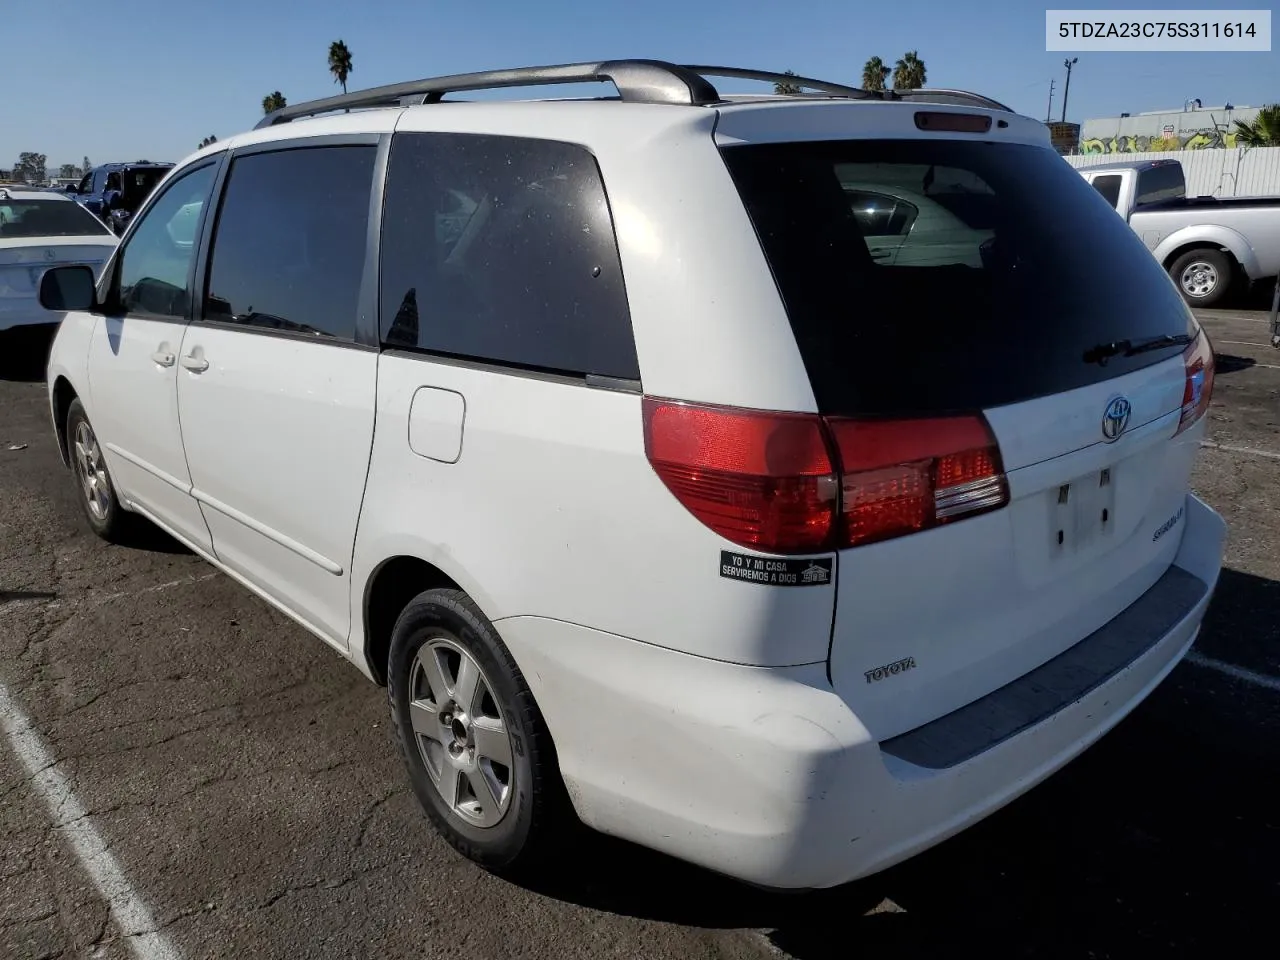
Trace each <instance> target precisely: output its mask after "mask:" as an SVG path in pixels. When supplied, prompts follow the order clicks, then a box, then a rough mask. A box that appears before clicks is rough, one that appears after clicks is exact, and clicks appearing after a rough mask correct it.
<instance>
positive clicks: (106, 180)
mask: <svg viewBox="0 0 1280 960" xmlns="http://www.w3.org/2000/svg"><path fill="white" fill-rule="evenodd" d="M171 169H173V164H172V163H152V162H151V161H150V160H139V161H137V162H135V163H104V164H102V165H101V166H98V167H94V168H93V169H92V170H90V171H89V172H88V173H87V174H85V176H84V179H83V180H81V181H80V185H79V186H78V187H76V188H75V189H74V190H70V189H69V190H68V191H67V192H68V193H71V194H73V195H74V196H75V197H76V199H77V200H79V201H80V202H81V203H82V204H83V205H84V206H85V207H86V208H87V209H88V210H89V212H90V213H93V214H94V215H96V216H97V217H98V219H100V220H102V221H103V222H104V223H106V224H107V226H109V227H110V228H111V229H112V231H113V232H115V233H117V234H120V233H124V228H125V227H126V226H128V223H129V218H130V217H132V216H133V215H134V214H135V213H136V212H137V211H138V208H139V207H140V206H142V201H143V200H145V199H147V197H148V195H150V193H151V191H152V189H154V188H155V185H156V184H157V183H159V182H160V181H161V180H163V179H164V175H165V174H166V173H168V172H169V171H170V170H171Z"/></svg>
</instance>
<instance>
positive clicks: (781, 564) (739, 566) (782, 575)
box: [720, 550, 835, 587]
mask: <svg viewBox="0 0 1280 960" xmlns="http://www.w3.org/2000/svg"><path fill="white" fill-rule="evenodd" d="M834 565H835V560H834V559H833V558H832V557H786V558H780V557H753V556H750V555H749V554H745V553H733V552H732V551H729V550H721V551H720V576H722V577H725V578H727V579H729V580H741V581H743V582H744V583H759V584H763V585H764V586H766V587H821V586H826V585H827V584H829V583H830V582H831V571H832V568H833V566H834Z"/></svg>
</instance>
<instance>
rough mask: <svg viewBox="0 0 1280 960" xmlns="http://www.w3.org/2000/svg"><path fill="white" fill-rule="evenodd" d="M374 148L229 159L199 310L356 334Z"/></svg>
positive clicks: (341, 335) (260, 323)
mask: <svg viewBox="0 0 1280 960" xmlns="http://www.w3.org/2000/svg"><path fill="white" fill-rule="evenodd" d="M376 155H377V149H376V148H375V147H373V146H372V145H370V146H363V145H361V146H328V147H323V146H321V147H303V148H297V149H288V150H277V151H273V152H270V153H253V154H249V155H248V156H243V157H237V158H236V159H235V160H233V161H232V164H231V171H230V173H229V174H228V176H227V186H226V190H225V192H224V194H223V199H222V206H221V209H220V210H219V212H218V224H217V228H216V229H215V231H214V238H213V260H212V261H211V263H210V265H209V284H208V289H207V293H206V296H205V304H204V319H205V320H216V321H221V322H223V323H239V324H245V325H248V326H254V327H266V328H269V329H273V330H290V331H294V332H297V333H308V334H313V335H315V336H322V337H334V338H338V339H340V340H355V338H356V317H357V314H358V312H359V300H360V283H361V279H362V277H363V275H364V261H365V247H366V242H367V239H368V237H367V231H368V225H369V201H370V195H371V191H372V188H373V166H374V160H375V158H376Z"/></svg>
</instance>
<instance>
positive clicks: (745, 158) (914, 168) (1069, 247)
mask: <svg viewBox="0 0 1280 960" xmlns="http://www.w3.org/2000/svg"><path fill="white" fill-rule="evenodd" d="M723 155H724V157H725V162H726V163H727V164H728V167H729V171H730V173H731V174H732V176H733V179H734V182H735V183H736V185H737V187H738V190H739V192H740V194H741V195H742V197H743V200H744V202H745V204H746V208H747V211H748V213H749V214H750V217H751V220H752V222H753V223H754V225H755V228H756V232H757V234H758V236H759V238H760V241H761V244H762V246H763V248H764V252H765V255H766V257H767V258H768V260H769V263H770V266H771V267H772V269H773V273H774V278H775V280H776V281H777V284H778V288H779V291H780V293H781V295H782V298H783V301H784V303H785V305H786V308H787V313H788V315H789V317H790V320H791V325H792V328H793V329H794V331H795V334H796V340H797V343H798V345H799V348H800V352H801V355H802V357H803V359H804V362H805V365H806V367H807V369H808V373H809V377H810V380H811V381H812V384H813V389H814V393H815V395H816V398H817V401H818V404H819V408H820V410H821V411H822V412H824V413H829V414H837V415H845V416H916V415H928V414H938V413H948V412H960V411H966V410H977V409H983V408H988V407H995V406H1002V405H1005V404H1010V403H1018V402H1021V401H1024V400H1029V399H1032V398H1035V397H1040V396H1045V395H1047V394H1053V393H1060V392H1063V391H1066V390H1072V389H1075V388H1078V387H1083V386H1087V385H1090V384H1093V383H1097V382H1099V381H1102V380H1106V379H1108V378H1112V377H1118V376H1121V375H1123V374H1125V373H1129V372H1131V371H1133V370H1137V369H1139V368H1142V367H1145V366H1148V365H1150V364H1153V363H1159V362H1161V361H1162V360H1166V359H1168V358H1169V357H1172V356H1175V355H1177V353H1178V350H1179V348H1177V347H1173V348H1169V349H1165V350H1158V351H1154V352H1150V353H1143V354H1139V355H1137V356H1134V357H1130V358H1124V357H1119V356H1117V357H1114V358H1112V359H1111V360H1109V361H1108V363H1107V364H1106V365H1105V366H1099V365H1098V364H1096V363H1086V362H1085V360H1084V353H1085V351H1086V350H1088V349H1089V348H1091V347H1093V346H1096V345H1097V344H1100V343H1108V342H1111V341H1114V340H1122V339H1133V340H1136V339H1140V338H1141V339H1145V338H1148V337H1154V336H1159V335H1162V334H1180V333H1187V332H1188V331H1189V329H1190V328H1191V325H1192V324H1193V322H1194V321H1192V320H1191V315H1190V312H1189V311H1188V310H1187V308H1186V306H1185V305H1184V303H1183V302H1182V299H1181V298H1180V297H1179V295H1178V293H1177V291H1176V290H1175V289H1174V287H1173V285H1172V283H1171V282H1170V281H1169V278H1168V277H1167V276H1166V275H1165V274H1164V272H1163V271H1162V270H1161V268H1160V266H1159V265H1158V264H1157V263H1156V262H1155V260H1154V259H1153V258H1152V256H1151V254H1150V253H1149V252H1148V251H1147V249H1146V248H1145V247H1144V246H1143V245H1142V242H1141V241H1140V240H1139V239H1138V237H1137V236H1136V235H1135V234H1134V233H1133V231H1132V230H1131V229H1130V228H1129V227H1128V225H1127V224H1126V223H1125V222H1124V221H1123V220H1121V219H1120V218H1119V217H1117V216H1116V215H1115V211H1114V209H1112V208H1111V207H1109V206H1108V205H1107V202H1106V200H1104V199H1103V198H1102V197H1101V196H1100V195H1099V194H1098V192H1097V191H1095V190H1094V189H1093V188H1092V187H1090V186H1089V184H1088V183H1086V182H1085V180H1084V178H1083V177H1081V176H1080V174H1079V173H1077V172H1076V171H1075V170H1074V169H1072V168H1071V167H1070V166H1069V165H1068V164H1066V163H1064V162H1063V160H1062V158H1061V157H1059V156H1058V155H1057V154H1056V153H1054V152H1052V151H1051V150H1049V149H1047V148H1041V147H1035V146H1023V145H1016V144H997V143H979V142H960V141H946V140H933V139H920V140H900V141H899V140H894V141H871V140H859V141H824V142H813V143H787V144H759V145H754V144H753V145H746V146H731V147H725V148H724V149H723ZM869 196H874V197H888V198H893V199H894V200H896V201H897V202H899V203H901V204H902V208H903V209H909V210H911V211H912V212H913V213H912V217H911V220H910V224H909V227H908V229H907V230H906V231H905V232H902V233H899V232H896V231H894V230H892V229H887V228H886V225H887V224H888V222H889V221H890V220H892V219H893V217H892V216H890V217H889V218H888V219H886V218H885V217H884V216H883V215H882V214H881V212H880V211H881V210H882V209H884V208H883V206H882V204H883V201H877V204H878V206H877V207H876V213H875V215H869V214H868V212H867V210H868V208H867V203H866V198H867V197H869ZM897 209H898V208H897V207H896V206H895V207H894V210H895V212H896V210H897Z"/></svg>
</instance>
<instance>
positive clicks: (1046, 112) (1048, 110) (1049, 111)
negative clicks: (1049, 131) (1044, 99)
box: [1044, 77, 1055, 123]
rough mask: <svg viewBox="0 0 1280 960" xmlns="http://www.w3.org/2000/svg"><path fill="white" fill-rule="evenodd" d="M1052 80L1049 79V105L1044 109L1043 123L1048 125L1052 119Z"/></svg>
mask: <svg viewBox="0 0 1280 960" xmlns="http://www.w3.org/2000/svg"><path fill="white" fill-rule="evenodd" d="M1054 82H1055V81H1054V79H1053V78H1052V77H1050V78H1049V105H1048V106H1047V107H1045V108H1044V122H1045V123H1048V122H1049V121H1050V120H1052V119H1053V84H1054Z"/></svg>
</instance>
